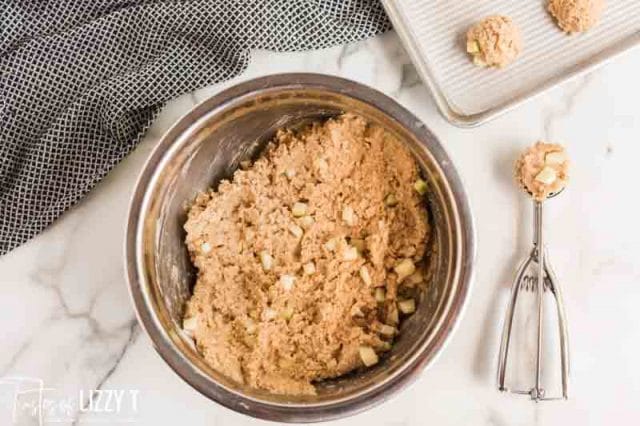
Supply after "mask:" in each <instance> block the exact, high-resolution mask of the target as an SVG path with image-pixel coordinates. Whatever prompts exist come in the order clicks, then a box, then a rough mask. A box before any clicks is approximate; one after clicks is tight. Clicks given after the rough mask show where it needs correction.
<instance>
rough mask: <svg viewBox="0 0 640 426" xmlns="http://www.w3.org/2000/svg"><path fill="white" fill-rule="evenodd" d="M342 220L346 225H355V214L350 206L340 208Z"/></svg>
mask: <svg viewBox="0 0 640 426" xmlns="http://www.w3.org/2000/svg"><path fill="white" fill-rule="evenodd" d="M342 220H343V221H344V223H346V224H347V225H348V226H353V225H355V223H356V214H355V213H354V211H353V209H352V208H351V207H349V206H346V207H345V208H344V209H342Z"/></svg>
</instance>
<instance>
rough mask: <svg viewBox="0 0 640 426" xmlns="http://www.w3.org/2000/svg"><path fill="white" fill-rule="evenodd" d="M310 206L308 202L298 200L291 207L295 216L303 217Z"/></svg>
mask: <svg viewBox="0 0 640 426" xmlns="http://www.w3.org/2000/svg"><path fill="white" fill-rule="evenodd" d="M307 210H308V206H307V204H306V203H301V202H297V203H294V204H293V207H291V213H292V214H293V216H294V217H302V216H304V215H306V214H307Z"/></svg>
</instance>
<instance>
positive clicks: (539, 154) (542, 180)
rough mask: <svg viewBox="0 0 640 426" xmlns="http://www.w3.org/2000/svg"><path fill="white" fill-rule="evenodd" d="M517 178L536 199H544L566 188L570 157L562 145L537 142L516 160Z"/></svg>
mask: <svg viewBox="0 0 640 426" xmlns="http://www.w3.org/2000/svg"><path fill="white" fill-rule="evenodd" d="M515 175H516V180H517V181H518V183H519V184H520V186H521V187H522V188H523V189H524V190H525V191H527V192H528V193H529V194H531V196H532V197H533V199H534V200H536V201H544V200H546V199H547V197H548V196H549V195H550V194H552V193H557V192H559V191H561V190H562V189H564V187H565V186H566V185H567V182H568V180H569V159H568V157H567V153H566V151H565V149H564V147H563V146H562V145H558V144H553V143H545V142H542V141H540V142H536V144H535V145H533V146H532V147H530V148H529V149H527V150H526V151H525V152H524V153H523V154H522V155H521V156H520V158H519V159H518V161H516V168H515Z"/></svg>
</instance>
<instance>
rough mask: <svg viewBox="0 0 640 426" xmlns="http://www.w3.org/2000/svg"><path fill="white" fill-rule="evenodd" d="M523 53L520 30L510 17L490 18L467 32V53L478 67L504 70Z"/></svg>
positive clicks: (496, 16)
mask: <svg viewBox="0 0 640 426" xmlns="http://www.w3.org/2000/svg"><path fill="white" fill-rule="evenodd" d="M521 51H522V37H521V36H520V30H518V27H516V25H515V24H514V23H513V21H512V20H511V18H509V17H508V16H500V15H495V16H489V17H487V18H485V19H483V20H482V21H480V22H478V23H477V24H476V25H474V26H473V27H471V28H470V29H469V31H468V32H467V52H468V53H469V54H471V57H472V59H473V63H474V64H476V65H478V66H483V67H485V66H487V67H497V68H503V67H505V66H507V65H509V64H510V63H512V62H513V61H515V59H516V58H517V57H518V55H519V54H520V52H521Z"/></svg>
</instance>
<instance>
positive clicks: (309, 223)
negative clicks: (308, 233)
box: [300, 216, 315, 229]
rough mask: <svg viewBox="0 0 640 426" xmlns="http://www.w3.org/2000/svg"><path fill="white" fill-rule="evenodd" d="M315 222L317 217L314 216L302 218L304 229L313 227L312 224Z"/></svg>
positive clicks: (301, 222)
mask: <svg viewBox="0 0 640 426" xmlns="http://www.w3.org/2000/svg"><path fill="white" fill-rule="evenodd" d="M314 222H315V219H314V218H313V216H302V218H301V219H300V225H301V226H302V227H303V228H304V229H309V228H311V226H312V225H313V224H314Z"/></svg>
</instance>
